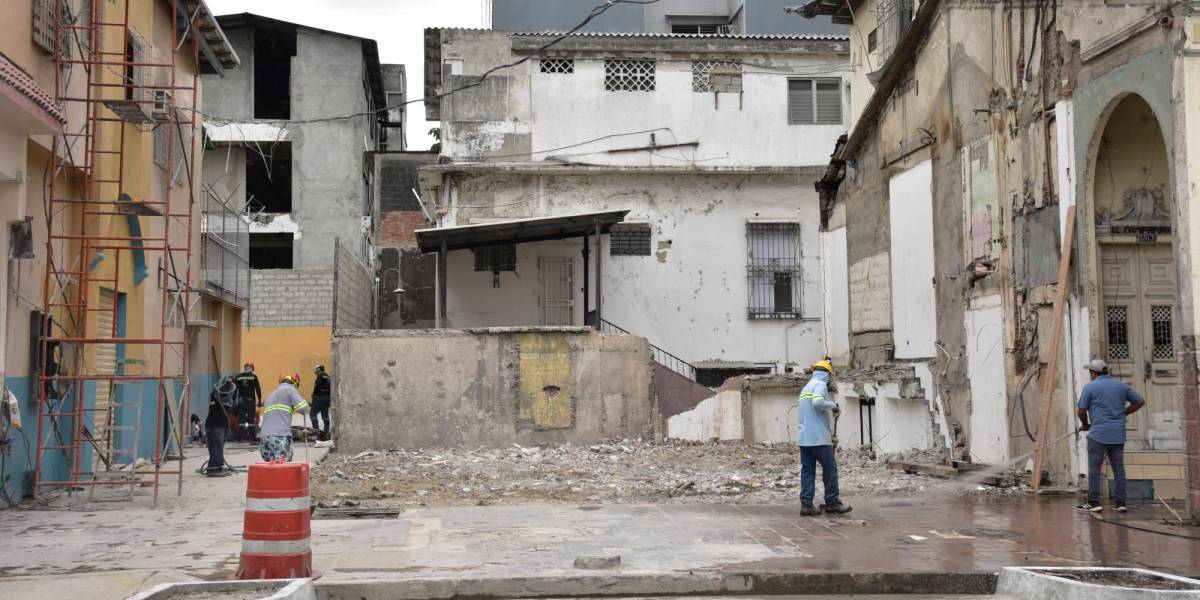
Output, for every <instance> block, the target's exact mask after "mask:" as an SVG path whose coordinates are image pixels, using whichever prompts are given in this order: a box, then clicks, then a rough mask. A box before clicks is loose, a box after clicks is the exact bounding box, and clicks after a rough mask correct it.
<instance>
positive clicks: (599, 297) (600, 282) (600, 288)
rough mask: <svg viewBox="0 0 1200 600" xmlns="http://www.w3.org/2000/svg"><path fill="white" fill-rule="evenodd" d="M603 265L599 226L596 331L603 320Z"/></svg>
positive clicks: (598, 228) (597, 228)
mask: <svg viewBox="0 0 1200 600" xmlns="http://www.w3.org/2000/svg"><path fill="white" fill-rule="evenodd" d="M602 264H604V250H603V249H602V248H601V247H600V225H596V325H595V327H596V329H597V330H598V329H600V323H601V321H602V320H603V319H604V311H603V310H602V307H603V306H604V271H603V270H602V267H601V265H602Z"/></svg>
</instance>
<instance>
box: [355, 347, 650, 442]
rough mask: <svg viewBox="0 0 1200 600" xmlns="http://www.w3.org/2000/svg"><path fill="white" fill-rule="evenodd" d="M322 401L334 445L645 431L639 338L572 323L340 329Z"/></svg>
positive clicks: (645, 365) (646, 391)
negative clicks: (330, 385)
mask: <svg viewBox="0 0 1200 600" xmlns="http://www.w3.org/2000/svg"><path fill="white" fill-rule="evenodd" d="M333 355H334V372H335V373H337V374H338V375H337V376H336V377H334V383H335V391H334V394H335V398H334V402H333V411H334V413H335V416H334V422H335V423H337V426H336V427H335V430H334V436H335V437H336V438H337V441H338V448H339V449H341V450H343V451H346V452H359V451H362V450H366V449H390V448H413V447H456V446H470V447H478V446H489V447H501V446H508V445H510V444H512V443H514V442H515V443H519V444H523V445H536V444H543V445H554V444H562V443H566V442H571V443H577V444H587V443H594V442H598V441H600V440H604V439H609V438H631V437H639V436H640V437H643V438H649V437H651V436H652V435H653V432H654V422H655V419H657V410H656V407H655V405H654V400H653V395H652V394H651V389H650V387H651V356H650V346H649V344H648V343H647V342H646V340H645V339H644V338H639V337H636V336H630V335H604V334H600V333H596V332H594V331H591V330H589V329H584V328H502V329H481V330H390V331H361V330H341V331H338V332H336V333H335V335H334V350H333Z"/></svg>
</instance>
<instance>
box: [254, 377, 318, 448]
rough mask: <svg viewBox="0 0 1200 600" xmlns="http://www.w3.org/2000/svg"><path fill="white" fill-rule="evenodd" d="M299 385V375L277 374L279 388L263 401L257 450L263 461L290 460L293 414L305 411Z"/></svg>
mask: <svg viewBox="0 0 1200 600" xmlns="http://www.w3.org/2000/svg"><path fill="white" fill-rule="evenodd" d="M299 385H300V376H299V375H296V374H295V373H293V374H291V375H280V376H279V387H277V388H275V391H273V392H271V395H270V396H267V399H266V400H265V401H264V404H265V405H266V408H265V409H264V410H263V418H262V430H261V431H260V433H261V435H262V441H261V443H260V445H259V452H260V454H262V457H263V460H265V461H268V462H270V461H275V460H287V461H291V460H292V415H294V414H296V413H300V414H302V415H307V414H308V403H307V402H305V401H304V398H302V397H300V392H299Z"/></svg>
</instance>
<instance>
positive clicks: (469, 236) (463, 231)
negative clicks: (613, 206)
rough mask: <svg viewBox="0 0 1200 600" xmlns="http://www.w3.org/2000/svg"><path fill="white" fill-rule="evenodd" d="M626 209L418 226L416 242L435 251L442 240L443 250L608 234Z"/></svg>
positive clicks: (423, 247)
mask: <svg viewBox="0 0 1200 600" xmlns="http://www.w3.org/2000/svg"><path fill="white" fill-rule="evenodd" d="M627 214H629V211H628V210H612V211H606V212H593V213H582V214H577V215H565V216H561V217H542V218H537V219H517V220H513V221H501V222H499V223H484V224H481V225H462V226H458V227H439V228H434V229H418V230H417V231H416V234H417V245H418V246H419V247H420V248H421V251H422V252H435V251H437V250H438V249H439V248H441V246H442V242H443V241H444V242H446V249H447V250H465V249H468V248H482V247H484V246H495V245H497V244H524V243H527V242H543V241H546V240H561V239H565V238H573V237H583V236H585V235H588V234H591V233H593V232H595V231H596V226H597V225H598V226H600V231H601V233H608V231H609V229H612V226H613V225H614V224H616V223H620V222H621V221H624V220H625V215H627Z"/></svg>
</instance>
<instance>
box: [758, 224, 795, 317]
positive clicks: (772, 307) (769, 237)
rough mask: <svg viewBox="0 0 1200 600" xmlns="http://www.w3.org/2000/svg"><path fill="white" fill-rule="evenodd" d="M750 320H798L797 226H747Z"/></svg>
mask: <svg viewBox="0 0 1200 600" xmlns="http://www.w3.org/2000/svg"><path fill="white" fill-rule="evenodd" d="M746 245H747V263H746V276H747V279H748V280H749V281H748V283H749V286H748V287H749V293H750V297H749V316H750V318H751V319H799V318H800V317H801V315H800V300H801V269H800V224H799V223H747V224H746Z"/></svg>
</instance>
